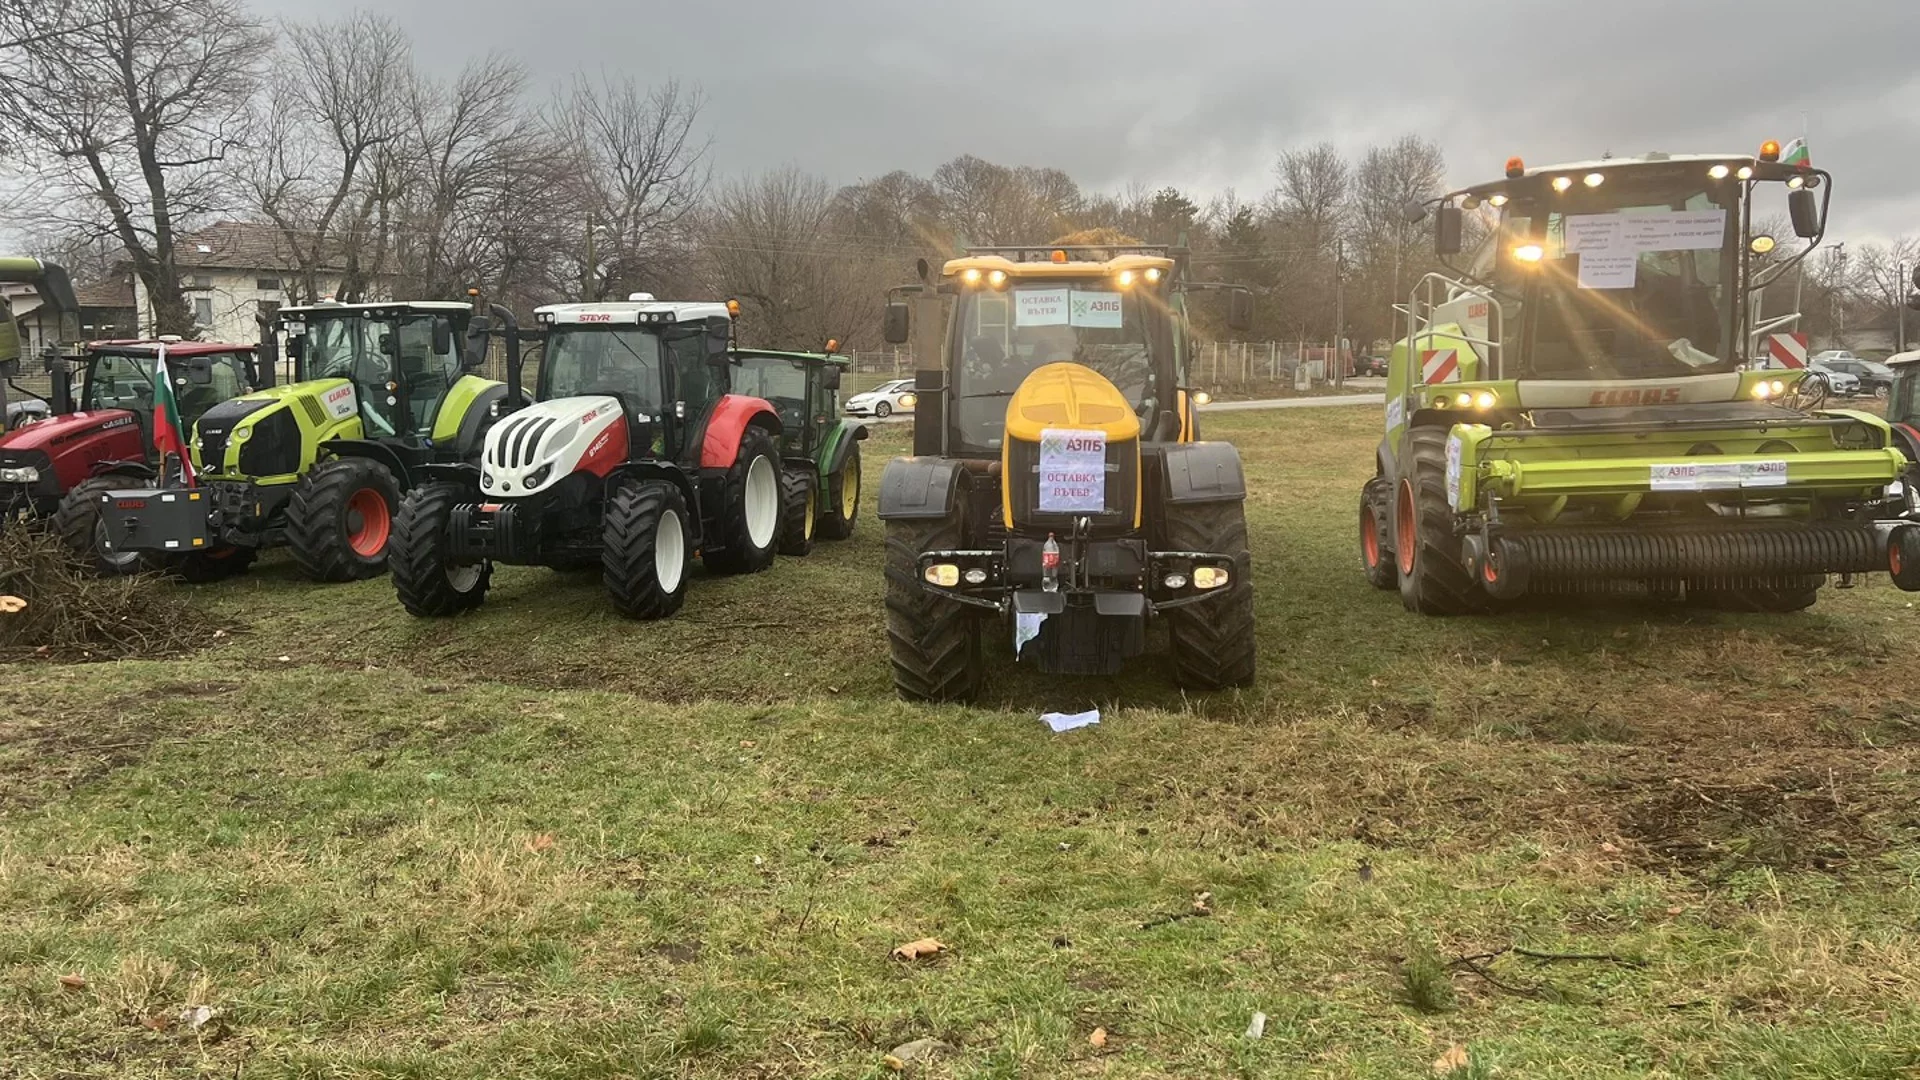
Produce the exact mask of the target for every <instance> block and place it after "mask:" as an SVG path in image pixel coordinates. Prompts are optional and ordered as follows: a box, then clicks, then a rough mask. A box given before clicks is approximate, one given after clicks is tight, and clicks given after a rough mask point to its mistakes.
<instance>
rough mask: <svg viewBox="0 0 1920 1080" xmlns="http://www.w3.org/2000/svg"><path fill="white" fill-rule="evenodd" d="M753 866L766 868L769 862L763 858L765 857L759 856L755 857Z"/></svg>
mask: <svg viewBox="0 0 1920 1080" xmlns="http://www.w3.org/2000/svg"><path fill="white" fill-rule="evenodd" d="M753 865H755V866H765V865H767V860H766V859H765V858H763V857H761V856H759V855H755V856H754V857H753Z"/></svg>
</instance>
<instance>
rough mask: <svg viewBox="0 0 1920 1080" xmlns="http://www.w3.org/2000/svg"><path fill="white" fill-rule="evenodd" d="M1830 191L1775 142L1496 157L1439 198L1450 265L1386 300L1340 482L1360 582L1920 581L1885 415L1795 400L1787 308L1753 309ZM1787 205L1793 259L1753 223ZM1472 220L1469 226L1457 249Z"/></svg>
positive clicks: (1818, 216)
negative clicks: (1709, 150)
mask: <svg viewBox="0 0 1920 1080" xmlns="http://www.w3.org/2000/svg"><path fill="white" fill-rule="evenodd" d="M1831 193H1832V177H1831V176H1829V175H1828V174H1827V173H1826V172H1824V171H1821V170H1818V169H1813V168H1811V167H1808V166H1804V165H1795V164H1789V163H1786V162H1783V161H1781V160H1780V149H1779V146H1778V144H1775V143H1771V142H1770V143H1767V144H1766V145H1764V146H1763V147H1762V148H1761V151H1760V153H1759V154H1757V155H1743V154H1719V155H1689V156H1679V155H1665V154H1655V155H1649V156H1647V157H1644V158H1611V159H1606V160H1601V161H1593V162H1582V163H1577V164H1572V165H1561V166H1553V167H1549V168H1543V169H1529V168H1527V167H1526V165H1525V164H1524V163H1522V162H1521V161H1520V160H1519V159H1517V158H1516V159H1514V160H1513V161H1511V162H1509V163H1508V166H1507V169H1506V175H1505V177H1504V178H1503V179H1500V180H1495V181H1492V182H1489V183H1485V184H1479V185H1476V186H1473V187H1470V188H1465V189H1463V190H1460V191H1456V192H1452V193H1450V194H1448V195H1445V196H1443V197H1441V198H1440V199H1439V200H1438V202H1437V206H1436V207H1435V208H1434V209H1435V210H1436V213H1435V222H1436V229H1435V232H1436V241H1437V243H1436V247H1437V250H1438V253H1439V254H1440V255H1441V257H1442V259H1443V261H1445V262H1447V266H1448V270H1447V272H1446V273H1435V274H1429V275H1427V276H1426V277H1425V278H1424V279H1423V280H1421V281H1420V282H1419V283H1418V284H1417V285H1416V286H1415V288H1414V292H1413V294H1412V296H1411V297H1410V298H1409V302H1408V304H1407V306H1406V308H1405V309H1404V310H1405V312H1406V314H1407V316H1408V320H1409V329H1408V333H1407V335H1406V337H1405V338H1403V339H1402V340H1401V341H1400V342H1399V343H1398V344H1397V345H1395V346H1394V350H1393V359H1392V365H1391V370H1390V373H1389V375H1388V387H1387V409H1386V437H1385V439H1384V440H1382V442H1381V443H1380V445H1379V448H1378V451H1377V453H1376V461H1375V463H1376V474H1375V476H1374V478H1373V479H1372V480H1370V481H1369V482H1368V483H1367V484H1366V486H1365V488H1364V489H1363V491H1362V493H1361V497H1360V513H1359V537H1360V550H1361V558H1362V562H1363V565H1364V567H1365V570H1366V574H1367V578H1368V580H1369V581H1370V582H1371V583H1372V584H1373V585H1374V586H1376V587H1377V588H1381V589H1388V590H1393V589H1397V590H1398V591H1399V593H1400V596H1401V599H1402V601H1403V602H1404V605H1405V607H1406V608H1407V610H1409V611H1414V612H1419V613H1422V614H1428V615H1451V614H1467V613H1478V612H1486V611H1490V610H1494V609H1497V608H1499V607H1500V606H1502V604H1503V603H1504V602H1506V601H1510V600H1514V599H1517V598H1519V597H1522V596H1525V595H1527V594H1531V593H1543V592H1552V593H1563V592H1602V591H1605V592H1612V591H1637V592H1642V593H1646V594H1649V595H1653V596H1658V597H1668V598H1675V599H1681V598H1684V599H1688V600H1691V601H1693V602H1697V603H1703V604H1706V605H1708V606H1713V607H1719V608H1723V609H1730V610H1740V611H1772V612H1784V611H1797V610H1800V609H1802V608H1805V607H1807V606H1809V605H1811V604H1812V603H1813V602H1814V600H1815V597H1816V592H1817V590H1818V589H1819V587H1820V586H1821V585H1822V584H1824V583H1825V581H1826V575H1828V574H1840V575H1848V574H1859V573H1865V572H1869V571H1875V570H1886V569H1891V570H1893V571H1894V579H1895V581H1896V583H1897V584H1899V585H1900V587H1901V588H1903V589H1914V588H1920V581H1916V580H1911V578H1912V577H1916V576H1920V546H1916V547H1914V550H1912V551H1911V552H1910V553H1909V554H1908V555H1907V556H1906V563H1907V564H1908V565H1910V566H1911V567H1912V568H1913V569H1914V571H1915V573H1914V574H1913V575H1903V574H1902V573H1901V572H1900V570H1901V567H1902V554H1901V552H1902V548H1903V545H1908V546H1911V545H1914V544H1916V542H1920V527H1916V526H1914V525H1912V524H1910V523H1909V521H1908V517H1907V515H1908V514H1909V512H1910V505H1909V504H1910V496H1909V495H1907V494H1906V492H1905V490H1904V488H1903V486H1902V485H1900V484H1898V483H1896V481H1898V480H1900V478H1901V477H1902V476H1903V475H1905V474H1906V473H1907V471H1908V470H1909V468H1910V467H1911V458H1910V456H1909V455H1910V453H1911V452H1912V450H1913V447H1912V446H1911V444H1908V443H1906V442H1905V440H1903V439H1902V437H1901V434H1900V432H1899V431H1898V430H1897V429H1896V428H1893V427H1890V426H1889V424H1888V423H1887V421H1886V420H1885V419H1883V418H1881V417H1878V416H1874V415H1871V414H1869V413H1866V412H1860V411H1854V410H1847V409H1830V410H1822V409H1818V408H1815V407H1813V405H1812V404H1811V403H1810V401H1809V400H1807V399H1805V398H1803V397H1801V395H1800V394H1799V393H1798V383H1799V382H1800V381H1801V380H1802V379H1804V378H1805V376H1806V371H1805V369H1804V366H1803V365H1804V357H1805V352H1806V339H1805V338H1804V337H1803V336H1802V335H1800V334H1798V333H1795V332H1793V329H1792V328H1793V326H1794V323H1795V320H1797V319H1798V317H1799V316H1798V315H1797V313H1792V312H1786V313H1774V314H1773V315H1771V316H1769V315H1767V314H1765V313H1764V312H1763V310H1762V309H1763V306H1764V301H1765V298H1766V295H1767V294H1766V291H1765V289H1766V286H1767V284H1768V283H1769V282H1772V281H1775V280H1778V279H1779V278H1780V277H1781V276H1782V275H1783V274H1786V273H1788V272H1790V271H1791V270H1792V269H1793V267H1794V266H1796V265H1797V264H1798V263H1800V261H1801V260H1803V259H1804V258H1806V256H1807V253H1809V252H1811V251H1812V249H1813V248H1814V246H1816V245H1817V244H1818V242H1819V241H1820V239H1821V237H1822V235H1823V233H1824V230H1825V220H1826V209H1827V202H1828V201H1829V200H1830V199H1831ZM1782 197H1784V201H1785V204H1786V209H1787V211H1788V213H1789V216H1790V218H1791V221H1792V225H1793V230H1794V232H1795V234H1796V235H1797V236H1799V237H1800V238H1801V239H1803V240H1805V241H1807V243H1806V245H1805V247H1804V249H1803V250H1801V251H1800V252H1798V253H1797V254H1794V255H1792V256H1787V255H1786V253H1785V252H1784V250H1776V249H1777V248H1778V247H1779V245H1778V244H1776V241H1775V239H1774V238H1773V237H1771V236H1767V235H1765V234H1764V233H1762V232H1759V231H1757V230H1756V229H1755V228H1754V224H1755V219H1756V217H1758V216H1759V213H1765V212H1766V210H1765V206H1766V203H1765V202H1764V200H1769V199H1771V200H1779V199H1782ZM1756 205H1758V206H1759V207H1760V210H1759V213H1756ZM1468 214H1478V215H1479V216H1480V219H1481V223H1482V224H1483V225H1484V227H1485V231H1486V238H1485V241H1484V243H1482V244H1480V245H1479V249H1478V251H1477V253H1476V255H1475V256H1474V257H1473V258H1472V259H1471V261H1470V263H1469V264H1468V265H1454V263H1453V262H1452V261H1450V260H1451V258H1452V257H1453V256H1456V255H1458V254H1460V253H1461V252H1462V250H1463V249H1464V247H1465V244H1464V243H1463V236H1464V233H1465V229H1464V225H1465V222H1466V215H1468ZM1422 216H1424V208H1423V215H1422ZM1769 356H1776V357H1779V358H1781V361H1782V363H1783V364H1784V365H1785V366H1784V367H1783V368H1781V369H1768V368H1766V367H1764V366H1763V365H1764V363H1765V362H1766V360H1767V358H1768V357H1769Z"/></svg>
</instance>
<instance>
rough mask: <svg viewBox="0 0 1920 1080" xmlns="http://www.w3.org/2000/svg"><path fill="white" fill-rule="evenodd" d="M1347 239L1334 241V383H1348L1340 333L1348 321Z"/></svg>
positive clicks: (1341, 384) (1337, 384) (1335, 384)
mask: <svg viewBox="0 0 1920 1080" xmlns="http://www.w3.org/2000/svg"><path fill="white" fill-rule="evenodd" d="M1346 255H1347V249H1346V241H1344V240H1335V241H1334V242H1333V385H1334V386H1335V387H1336V388H1345V387H1346V385H1347V360H1346V357H1344V356H1342V355H1341V349H1340V334H1341V330H1342V328H1343V327H1344V326H1345V325H1346V321H1347V310H1346V308H1347V295H1346V277H1347V275H1346Z"/></svg>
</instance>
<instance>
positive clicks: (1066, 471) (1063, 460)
mask: <svg viewBox="0 0 1920 1080" xmlns="http://www.w3.org/2000/svg"><path fill="white" fill-rule="evenodd" d="M1106 508H1107V433H1106V432H1104V431H1075V430H1073V429H1071V428H1046V429H1044V430H1042V431H1041V432H1040V510H1041V512H1043V513H1053V514H1085V513H1099V512H1100V511H1102V510H1105V509H1106Z"/></svg>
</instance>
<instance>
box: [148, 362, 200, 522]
mask: <svg viewBox="0 0 1920 1080" xmlns="http://www.w3.org/2000/svg"><path fill="white" fill-rule="evenodd" d="M153 448H154V449H155V450H158V451H159V452H160V461H161V463H162V465H163V466H164V465H165V463H166V460H167V455H168V454H172V455H174V456H175V457H177V458H178V459H179V461H180V475H181V477H182V478H184V479H185V480H186V482H187V486H188V487H192V486H193V484H194V477H193V462H192V461H191V460H190V459H189V458H188V457H187V440H186V437H185V436H184V434H183V433H182V432H181V428H180V403H179V402H177V401H175V400H174V399H173V376H172V375H171V374H170V373H169V372H168V371H167V347H166V346H165V345H161V346H160V348H159V350H158V353H157V356H156V359H155V360H154V362H153Z"/></svg>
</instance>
